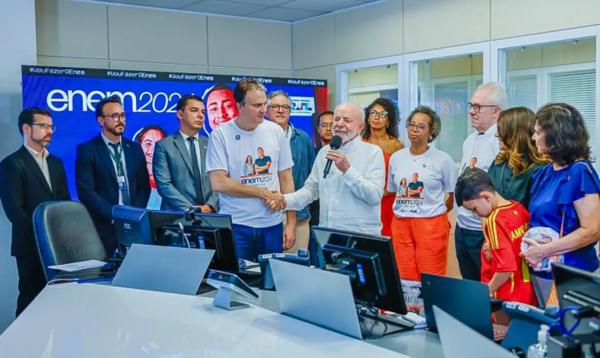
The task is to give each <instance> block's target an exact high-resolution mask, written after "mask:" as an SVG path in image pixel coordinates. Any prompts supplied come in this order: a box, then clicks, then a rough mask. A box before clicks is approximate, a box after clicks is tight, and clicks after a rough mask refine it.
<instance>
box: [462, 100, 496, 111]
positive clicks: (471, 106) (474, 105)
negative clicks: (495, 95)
mask: <svg viewBox="0 0 600 358" xmlns="http://www.w3.org/2000/svg"><path fill="white" fill-rule="evenodd" d="M467 105H468V106H469V111H470V110H471V109H473V111H474V112H475V113H479V112H481V109H482V108H484V107H490V108H491V107H498V105H497V104H479V103H471V102H469V103H467Z"/></svg>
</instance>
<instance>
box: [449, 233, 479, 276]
mask: <svg viewBox="0 0 600 358" xmlns="http://www.w3.org/2000/svg"><path fill="white" fill-rule="evenodd" d="M454 240H455V243H456V258H457V259H458V267H459V268H460V275H461V276H462V278H464V279H467V280H473V281H481V246H483V231H475V230H468V229H463V228H461V227H460V226H458V225H456V230H455V231H454Z"/></svg>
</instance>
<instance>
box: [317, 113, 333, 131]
mask: <svg viewBox="0 0 600 358" xmlns="http://www.w3.org/2000/svg"><path fill="white" fill-rule="evenodd" d="M327 114H330V115H332V116H333V111H325V112H323V113H321V114H319V117H318V118H317V127H318V126H320V125H321V117H323V116H324V115H327Z"/></svg>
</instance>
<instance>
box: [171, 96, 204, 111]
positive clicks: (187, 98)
mask: <svg viewBox="0 0 600 358" xmlns="http://www.w3.org/2000/svg"><path fill="white" fill-rule="evenodd" d="M191 100H196V101H199V102H202V104H204V101H203V100H202V98H200V97H199V96H196V95H195V94H186V95H184V96H182V97H181V98H180V99H179V101H177V110H178V111H183V110H184V109H185V106H187V103H188V101H191Z"/></svg>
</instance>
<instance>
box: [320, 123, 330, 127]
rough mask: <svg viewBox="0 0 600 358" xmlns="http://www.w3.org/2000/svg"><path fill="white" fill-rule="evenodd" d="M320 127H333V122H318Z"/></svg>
mask: <svg viewBox="0 0 600 358" xmlns="http://www.w3.org/2000/svg"><path fill="white" fill-rule="evenodd" d="M319 127H321V128H333V123H321V124H319Z"/></svg>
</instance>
